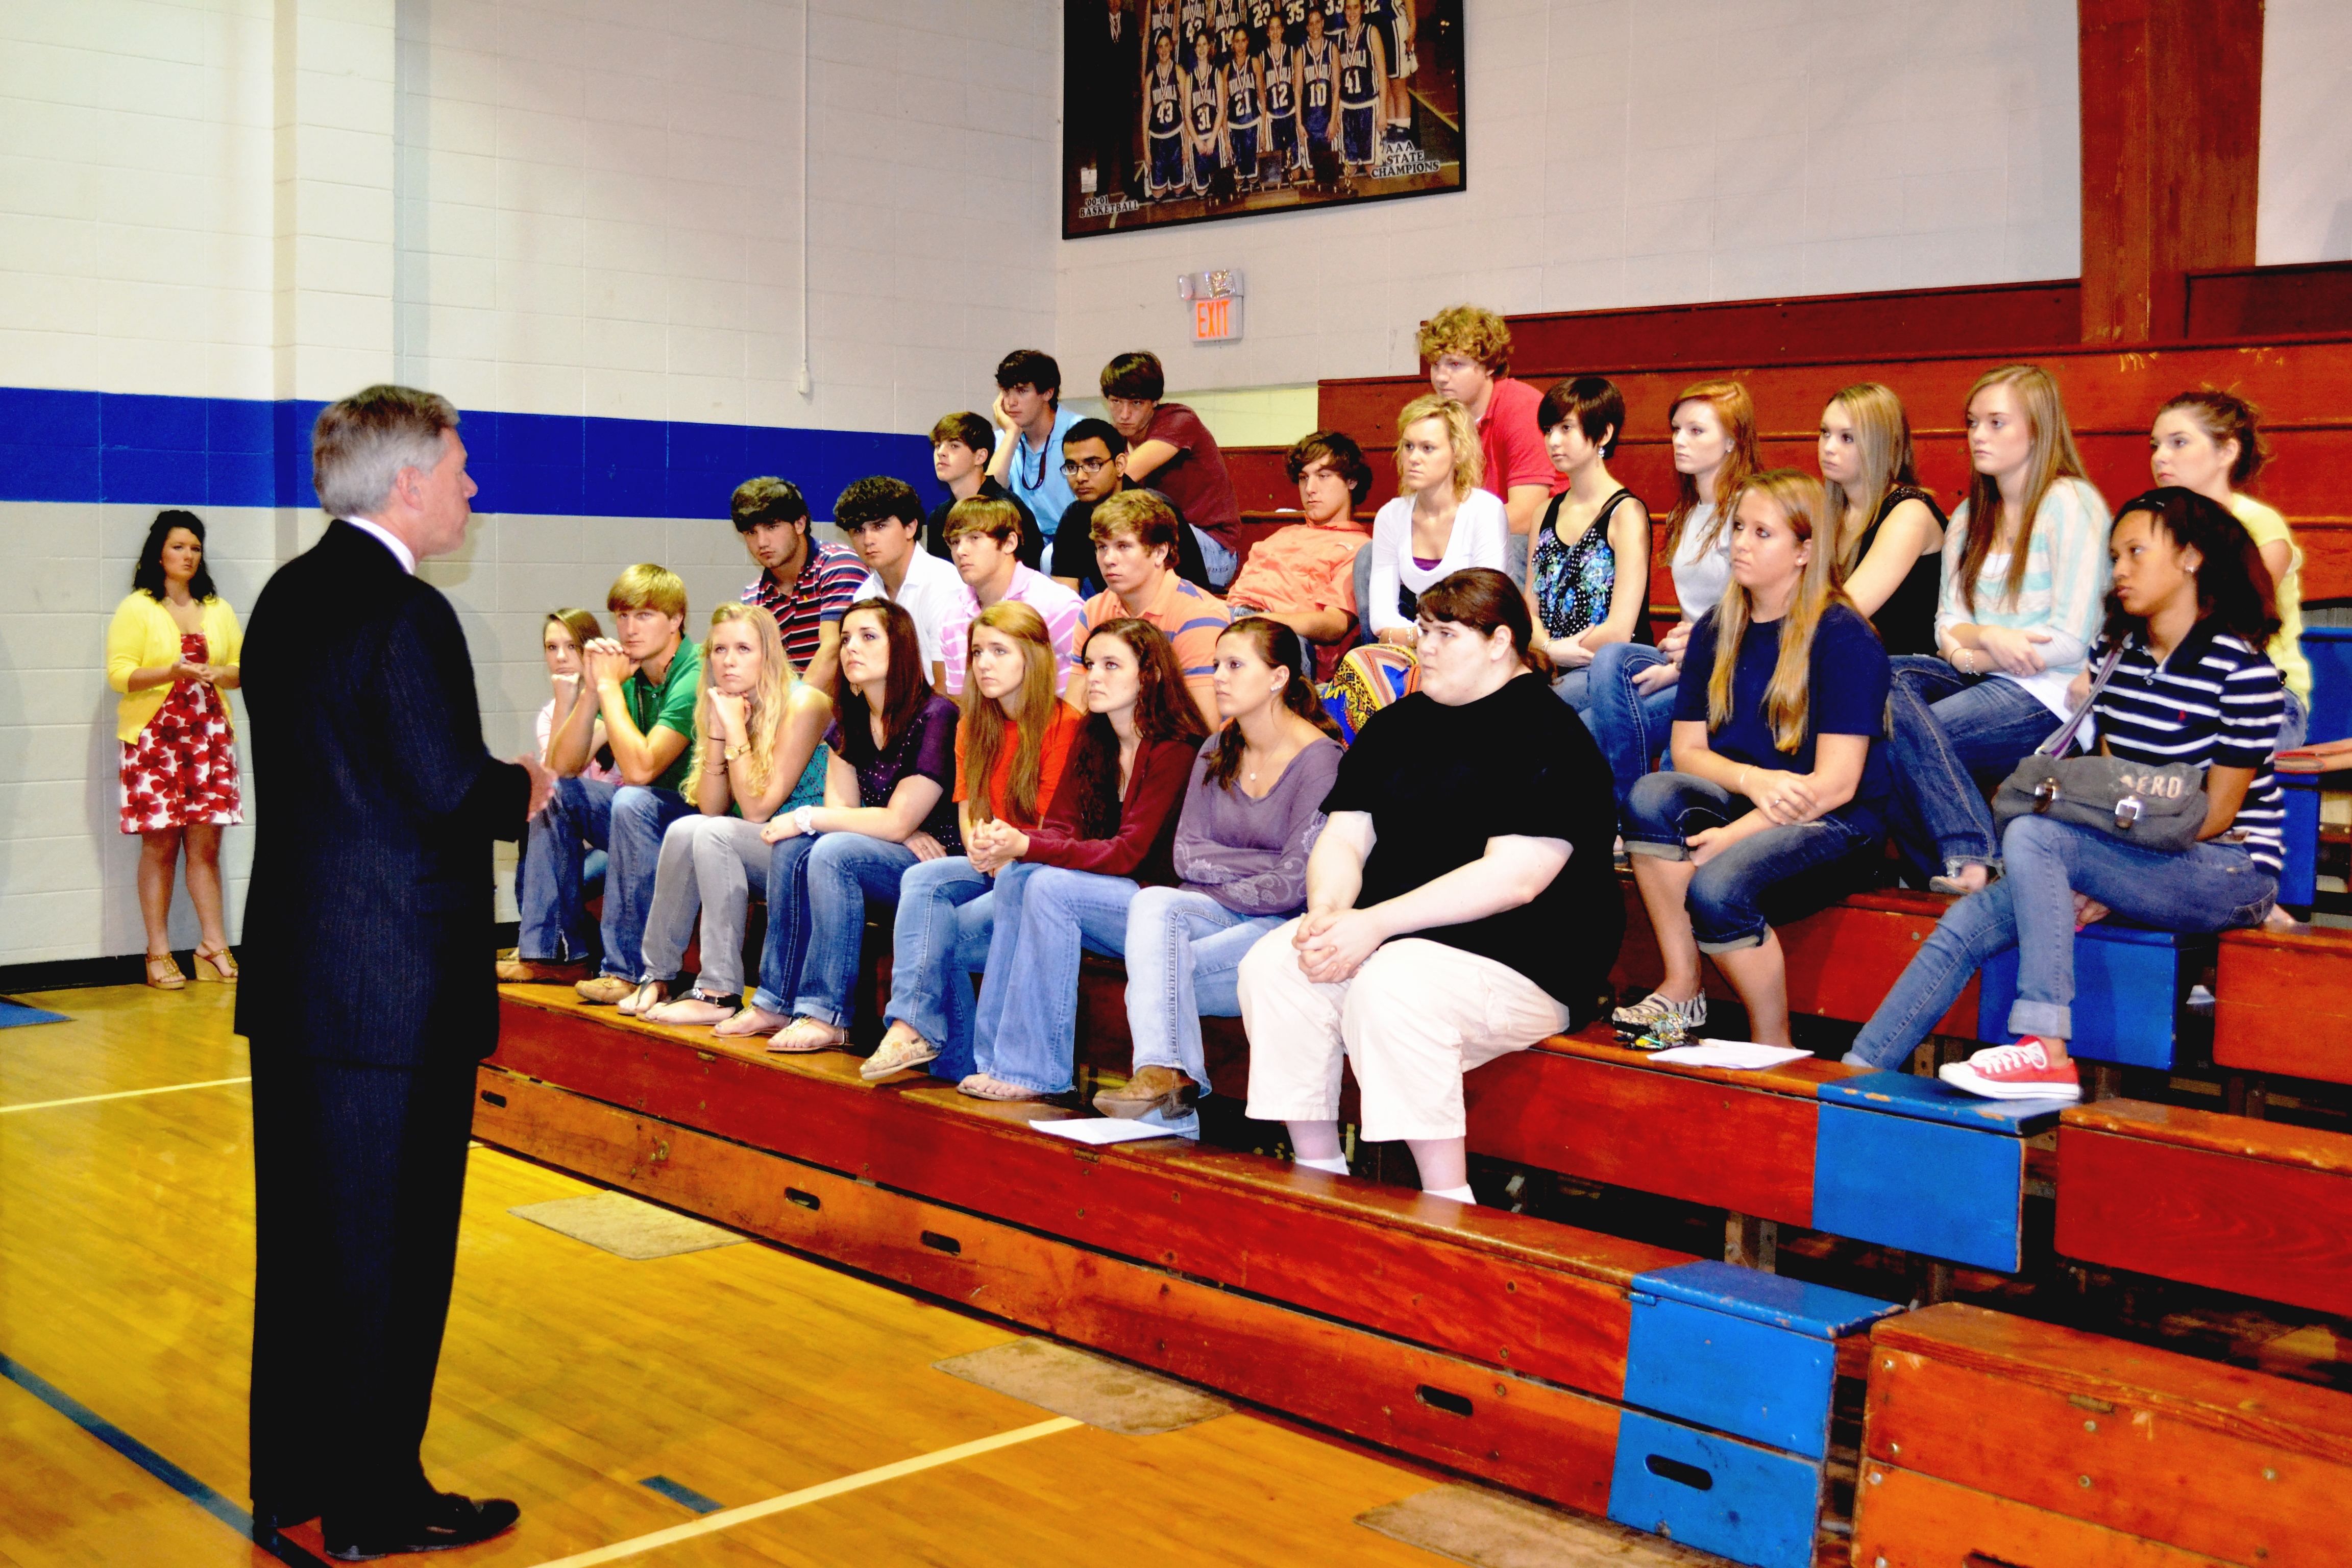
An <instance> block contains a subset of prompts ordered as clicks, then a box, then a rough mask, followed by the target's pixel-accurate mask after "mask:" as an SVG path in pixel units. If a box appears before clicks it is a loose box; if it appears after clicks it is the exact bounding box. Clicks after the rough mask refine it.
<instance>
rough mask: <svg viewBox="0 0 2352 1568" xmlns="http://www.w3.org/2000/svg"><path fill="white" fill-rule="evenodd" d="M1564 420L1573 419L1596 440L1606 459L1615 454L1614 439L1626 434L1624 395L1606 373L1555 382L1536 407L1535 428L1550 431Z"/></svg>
mask: <svg viewBox="0 0 2352 1568" xmlns="http://www.w3.org/2000/svg"><path fill="white" fill-rule="evenodd" d="M1563 419H1573V420H1575V421H1576V427H1577V428H1578V429H1580V430H1581V431H1583V432H1584V438H1585V439H1586V440H1588V441H1592V442H1596V443H1597V442H1599V441H1600V440H1601V437H1603V436H1606V437H1608V438H1609V439H1608V443H1607V445H1605V446H1602V447H1601V458H1603V459H1604V460H1605V459H1607V458H1613V457H1615V456H1616V455H1617V438H1618V437H1620V436H1622V435H1623V434H1624V433H1625V395H1624V394H1623V393H1622V392H1620V391H1618V390H1617V384H1616V383H1615V382H1613V381H1612V380H1610V379H1609V378H1608V377H1607V376H1605V375H1577V376H1570V378H1569V379H1568V380H1566V381H1562V382H1559V383H1556V384H1554V385H1553V386H1552V389H1551V390H1550V391H1549V392H1547V393H1545V394H1544V395H1543V402H1542V403H1540V404H1538V405H1537V407H1536V428H1537V429H1538V430H1541V431H1544V432H1546V433H1547V434H1549V431H1550V430H1551V427H1552V426H1555V425H1557V424H1559V422H1560V421H1561V420H1563Z"/></svg>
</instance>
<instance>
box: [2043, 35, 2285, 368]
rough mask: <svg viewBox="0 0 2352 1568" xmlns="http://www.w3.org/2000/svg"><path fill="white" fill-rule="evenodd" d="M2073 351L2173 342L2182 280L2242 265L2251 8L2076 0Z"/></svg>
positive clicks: (2259, 62)
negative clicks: (2078, 228) (2077, 221)
mask: <svg viewBox="0 0 2352 1568" xmlns="http://www.w3.org/2000/svg"><path fill="white" fill-rule="evenodd" d="M2076 16H2077V17H2078V21H2077V26H2078V28H2079V30H2080V54H2079V64H2080V69H2081V73H2082V115H2083V341H2084V342H2086V343H2147V342H2178V341H2179V340H2181V339H2183V338H2185V337H2186V336H2187V335H2188V313H2189V301H2188V274H2189V272H2190V271H2192V270H2195V269H2199V268H2222V267H2251V266H2252V265H2253V260H2254V201H2255V195H2256V190H2257V178H2258V174H2259V169H2260V163H2261V152H2262V124H2263V101H2262V99H2263V4H2262V0H2080V3H2079V5H2077V7H2076Z"/></svg>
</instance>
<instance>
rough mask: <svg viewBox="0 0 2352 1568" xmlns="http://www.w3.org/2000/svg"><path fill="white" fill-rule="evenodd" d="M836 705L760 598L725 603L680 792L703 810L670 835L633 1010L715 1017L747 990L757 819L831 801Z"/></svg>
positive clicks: (661, 1019) (758, 856) (707, 644)
mask: <svg viewBox="0 0 2352 1568" xmlns="http://www.w3.org/2000/svg"><path fill="white" fill-rule="evenodd" d="M832 719H833V704H832V702H831V701H830V700H827V699H826V697H825V696H824V693H823V692H821V691H819V690H817V689H815V688H814V687H813V686H810V685H808V684H807V683H806V682H804V681H803V680H802V679H800V677H799V675H798V674H797V672H795V671H794V670H793V664H792V660H791V659H790V658H787V657H786V656H785V654H784V644H783V639H782V637H781V636H780V635H779V634H778V632H777V630H776V618H775V617H774V616H772V615H770V614H769V613H768V612H767V611H766V610H765V609H763V608H761V606H759V605H719V608H718V609H717V610H715V611H713V612H712V613H711V616H710V634H709V637H707V638H706V639H705V640H704V642H703V645H702V690H701V695H700V698H699V700H698V703H697V704H696V707H695V715H694V742H693V753H692V760H691V761H690V762H689V763H688V766H687V772H686V783H685V785H684V787H683V793H684V794H685V795H686V797H687V799H688V800H689V801H691V802H692V803H693V804H694V809H695V815H693V816H682V817H679V818H678V819H677V821H676V822H673V823H671V824H670V825H669V828H668V830H667V832H665V833H664V834H663V835H662V844H661V858H660V859H659V860H658V861H657V862H656V865H655V868H654V899H653V907H652V909H651V910H649V911H648V912H647V914H646V934H645V942H644V947H643V952H644V970H643V972H642V973H641V974H640V975H639V977H638V981H637V993H636V994H635V996H633V997H631V998H630V999H629V1002H628V1005H626V1007H625V1011H629V1012H634V1013H635V1014H637V1015H638V1016H641V1017H643V1018H645V1019H646V1021H647V1022H648V1023H655V1024H689V1025H698V1024H717V1023H721V1022H723V1021H725V1020H726V1019H728V1018H730V1017H732V1016H735V1013H736V1012H737V1010H738V1008H739V1006H740V1004H741V1001H742V997H743V921H744V918H745V911H746V909H747V907H748V905H749V903H750V900H751V889H752V888H754V887H757V888H758V889H760V893H761V897H762V898H763V899H764V898H765V897H766V896H767V882H768V858H769V857H768V846H767V844H766V842H765V841H764V840H763V839H762V838H761V835H760V825H761V824H762V823H764V822H766V821H767V820H768V819H769V818H770V817H772V816H775V815H776V814H777V813H779V812H782V811H791V810H793V809H795V808H797V807H799V806H801V805H807V804H810V803H813V802H815V801H819V800H822V799H824V781H825V773H826V769H827V766H828V765H829V763H830V758H829V757H828V755H827V753H826V752H825V749H824V742H823V737H824V731H825V726H826V725H827V724H828V723H830V722H831V721H832ZM697 905H699V906H700V908H701V910H702V973H700V974H699V975H698V976H697V977H696V981H695V985H694V989H693V990H691V991H689V992H688V993H687V994H685V995H683V996H680V997H678V998H677V999H676V1000H675V1001H672V1000H670V999H669V991H670V985H671V983H672V982H673V981H674V980H675V979H676V978H677V971H678V964H679V963H680V961H681V960H682V959H683V958H684V956H685V953H686V940H687V937H688V934H689V933H690V932H691V931H693V929H694V916H695V909H696V906H697Z"/></svg>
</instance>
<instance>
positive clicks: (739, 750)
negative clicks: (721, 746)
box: [725, 741, 751, 763]
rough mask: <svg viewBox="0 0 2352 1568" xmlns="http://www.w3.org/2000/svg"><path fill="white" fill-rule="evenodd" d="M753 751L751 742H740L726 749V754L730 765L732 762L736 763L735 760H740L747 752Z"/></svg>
mask: <svg viewBox="0 0 2352 1568" xmlns="http://www.w3.org/2000/svg"><path fill="white" fill-rule="evenodd" d="M750 750H751V742H749V741H738V742H736V743H735V744H733V745H731V746H729V747H727V748H726V752H725V754H726V757H727V760H728V761H729V762H730V763H731V762H733V761H735V759H736V758H738V757H740V756H741V755H742V754H743V753H744V752H748V751H750Z"/></svg>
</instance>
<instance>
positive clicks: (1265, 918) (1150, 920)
mask: <svg viewBox="0 0 2352 1568" xmlns="http://www.w3.org/2000/svg"><path fill="white" fill-rule="evenodd" d="M1289 918H1290V917H1289V916H1288V915H1242V914H1235V913H1234V911H1233V910H1229V909H1227V908H1225V906H1224V905H1223V904H1221V903H1219V902H1217V900H1214V899H1213V898H1211V897H1210V896H1209V895H1208V894H1206V893H1202V892H1198V891H1195V890H1194V889H1190V888H1145V889H1141V890H1140V891H1139V892H1138V893H1137V894H1136V895H1135V901H1134V902H1133V903H1132V904H1129V906H1128V910H1127V1026H1128V1030H1129V1033H1130V1034H1132V1035H1133V1037H1134V1038H1135V1065H1136V1066H1137V1067H1139V1068H1148V1067H1166V1068H1183V1069H1184V1073H1185V1076H1186V1077H1188V1078H1190V1079H1192V1081H1193V1082H1194V1083H1197V1084H1199V1085H1200V1086H1201V1092H1202V1094H1206V1093H1208V1092H1209V1065H1208V1062H1207V1060H1206V1058H1204V1057H1203V1055H1202V1050H1201V1020H1202V1018H1204V1017H1206V1018H1238V1017H1240V1016H1241V1015H1242V1004H1241V994H1240V991H1239V989H1238V986H1239V982H1240V977H1241V967H1242V960H1243V958H1244V957H1245V956H1246V955H1247V954H1248V952H1249V950H1250V949H1251V948H1253V947H1255V946H1256V945H1257V942H1258V938H1260V937H1262V936H1264V935H1265V933H1266V932H1268V931H1272V930H1273V929H1274V928H1275V927H1276V926H1278V925H1280V924H1282V923H1283V922H1284V921H1286V920H1288V919H1289Z"/></svg>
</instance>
